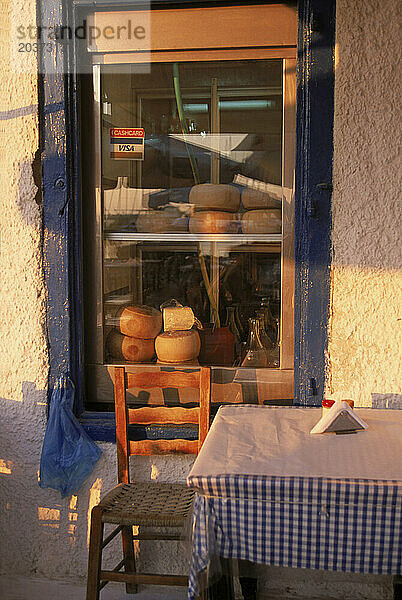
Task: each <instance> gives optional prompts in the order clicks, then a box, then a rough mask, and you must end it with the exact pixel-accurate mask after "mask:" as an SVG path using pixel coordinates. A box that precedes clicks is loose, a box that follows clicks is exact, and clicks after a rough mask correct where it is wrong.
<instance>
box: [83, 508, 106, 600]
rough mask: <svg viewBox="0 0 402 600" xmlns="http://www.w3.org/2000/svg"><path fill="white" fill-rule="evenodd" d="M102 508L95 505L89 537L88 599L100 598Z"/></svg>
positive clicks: (96, 599) (95, 599)
mask: <svg viewBox="0 0 402 600" xmlns="http://www.w3.org/2000/svg"><path fill="white" fill-rule="evenodd" d="M102 541H103V523H102V509H99V507H98V506H95V507H94V508H93V509H92V513H91V532H90V538H89V554H88V579H87V600H99V583H100V581H99V575H100V570H101V564H102Z"/></svg>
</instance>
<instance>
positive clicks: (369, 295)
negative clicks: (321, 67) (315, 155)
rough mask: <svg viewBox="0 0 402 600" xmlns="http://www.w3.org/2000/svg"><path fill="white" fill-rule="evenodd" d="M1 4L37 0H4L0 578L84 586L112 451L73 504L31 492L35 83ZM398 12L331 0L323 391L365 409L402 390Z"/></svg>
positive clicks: (355, 589)
mask: <svg viewBox="0 0 402 600" xmlns="http://www.w3.org/2000/svg"><path fill="white" fill-rule="evenodd" d="M11 5H13V7H14V11H13V12H14V14H15V12H16V11H17V12H18V11H20V14H21V15H24V18H25V19H26V21H27V22H32V23H33V22H35V2H34V0H25V1H24V2H23V1H22V0H18V2H13V3H12V2H11V0H1V2H0V36H1V47H2V48H3V51H2V55H1V57H0V61H1V62H0V75H1V79H2V85H1V87H0V94H1V96H0V98H1V105H0V117H1V121H0V157H1V160H0V173H1V192H2V193H1V199H0V234H1V239H0V306H1V311H0V513H1V519H0V539H1V543H0V572H1V573H10V572H11V571H12V572H14V573H16V572H17V574H18V573H19V574H21V575H24V576H28V577H30V576H36V577H45V578H50V579H64V580H70V581H83V580H84V578H85V574H86V561H87V535H88V511H89V509H90V507H91V506H92V505H93V503H96V501H97V500H98V499H99V495H100V494H101V492H102V490H103V489H109V488H110V487H111V486H112V485H113V483H114V481H115V473H116V467H115V455H114V453H115V449H114V447H113V446H112V445H110V444H101V448H102V450H103V457H102V458H101V460H100V461H99V463H98V465H97V466H96V468H95V471H94V472H93V474H92V475H91V477H90V478H89V480H88V482H87V483H86V484H85V485H84V486H83V488H82V490H81V492H80V493H79V494H78V496H77V497H73V498H68V499H65V500H62V499H61V498H60V495H59V494H58V493H56V492H53V491H51V490H42V489H40V488H39V486H38V483H37V471H38V468H39V460H40V452H41V444H42V440H43V435H44V431H45V425H46V416H45V400H46V378H47V369H48V359H47V347H46V336H45V331H44V288H43V279H42V271H41V234H40V228H41V211H40V208H39V207H38V205H37V204H36V203H35V200H34V196H35V191H36V190H35V186H34V184H33V180H32V174H31V163H32V159H33V156H34V153H35V150H36V149H37V147H38V120H37V110H36V105H37V82H36V77H35V76H32V75H29V74H22V75H19V74H16V73H15V72H14V71H13V70H12V69H11V68H10V65H9V63H8V61H7V53H6V51H5V49H6V48H7V44H8V43H9V41H10V40H9V25H10V23H9V20H10V6H11ZM399 6H400V4H399V3H398V2H396V1H395V0H367V1H366V2H365V3H364V5H363V4H362V3H361V2H360V0H339V1H338V9H337V44H338V55H337V71H336V114H335V162H334V182H335V190H334V211H333V212H334V217H333V248H334V264H333V269H332V298H331V320H330V343H329V353H328V378H327V391H328V395H329V396H330V395H333V396H334V397H335V396H337V395H339V396H344V397H345V396H348V397H352V398H354V399H355V400H356V402H357V403H359V404H365V405H370V403H371V396H372V394H374V393H377V394H398V393H399V394H400V393H401V391H400V387H399V386H400V380H401V371H400V364H399V363H398V359H397V356H398V349H399V348H400V343H401V338H400V327H401V321H398V320H397V319H398V318H400V316H401V315H400V314H398V310H399V308H400V292H401V274H400V271H398V268H400V258H401V255H400V243H399V240H398V233H399V231H398V227H399V223H400V222H401V214H400V211H401V209H400V206H401V204H400V201H399V198H398V192H399V190H400V187H401V186H400V176H399V172H398V167H399V164H398V161H399V154H398V152H399V137H400V136H398V127H399V120H400V119H399V118H398V114H399V113H398V104H399V102H398V101H399V97H400V89H399V90H398V85H397V83H398V76H397V66H396V65H397V62H396V58H397V56H398V50H397V48H398V47H399V36H398V30H397V24H398V21H399V22H400V16H401V15H400V8H399ZM32 59H33V58H32ZM399 79H400V74H399ZM398 336H399V337H398ZM190 462H191V459H189V458H185V457H169V458H158V459H155V460H153V459H148V458H138V459H136V460H135V468H136V470H137V471H136V472H137V473H138V475H139V476H141V477H147V478H148V477H151V476H153V477H159V478H160V479H161V480H184V478H185V476H186V474H187V472H188V470H189V465H190ZM144 553H145V552H144ZM160 556H161V560H162V562H168V563H173V562H175V557H172V555H167V554H166V553H165V552H161V553H160ZM177 560H178V561H179V562H180V560H179V559H177ZM264 589H265V590H266V592H267V594H268V593H269V590H275V591H276V592H278V593H279V595H280V594H281V593H283V597H285V590H286V589H288V590H290V591H291V592H293V593H295V594H299V593H300V594H301V593H305V595H307V596H312V595H314V593H316V592H317V591H318V592H322V593H328V594H332V595H334V593H335V594H336V595H337V597H338V598H341V597H345V598H348V599H353V598H373V599H374V598H376V599H378V600H379V599H380V598H384V599H385V598H390V597H391V587H390V578H387V577H385V578H381V577H372V578H366V577H365V578H363V579H362V577H361V576H355V577H351V576H349V575H342V574H326V575H325V576H322V574H315V575H314V574H313V575H311V574H309V575H307V574H306V573H299V572H296V571H292V572H291V573H289V572H286V571H285V572H284V571H283V570H277V569H270V570H269V577H268V579H266V580H265V583H264ZM281 590H282V592H281ZM279 597H280V596H279Z"/></svg>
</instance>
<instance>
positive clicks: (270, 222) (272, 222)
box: [241, 208, 282, 234]
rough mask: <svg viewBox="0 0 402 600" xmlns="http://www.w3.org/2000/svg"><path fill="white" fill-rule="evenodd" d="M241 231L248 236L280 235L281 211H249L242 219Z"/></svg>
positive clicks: (271, 209)
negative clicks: (262, 234)
mask: <svg viewBox="0 0 402 600" xmlns="http://www.w3.org/2000/svg"><path fill="white" fill-rule="evenodd" d="M241 229H242V232H243V233H248V234H260V233H281V230H282V216H281V211H280V210H279V209H278V208H267V209H260V210H249V211H247V212H245V213H244V215H243V217H242V220H241Z"/></svg>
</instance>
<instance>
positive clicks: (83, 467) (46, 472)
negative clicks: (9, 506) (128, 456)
mask: <svg viewBox="0 0 402 600" xmlns="http://www.w3.org/2000/svg"><path fill="white" fill-rule="evenodd" d="M74 395H75V388H74V385H73V383H72V381H71V379H70V378H69V377H68V376H66V375H64V374H62V375H60V377H59V378H58V380H57V381H56V384H55V386H54V388H53V391H52V394H51V398H50V408H49V420H48V422H47V426H46V432H45V437H44V440H43V445H42V455H41V459H40V477H39V485H40V487H41V488H52V489H54V490H58V491H59V492H60V494H61V496H62V498H65V497H66V496H70V495H71V494H75V493H77V492H78V490H79V489H80V488H81V486H82V484H83V483H84V481H85V480H86V479H87V477H89V475H90V474H91V472H92V470H93V468H94V466H95V464H96V463H97V461H98V460H99V458H100V456H101V454H102V452H101V450H100V448H98V446H97V445H96V444H95V442H94V441H93V440H92V439H91V438H90V437H89V435H88V434H87V432H86V431H85V429H84V428H83V426H82V425H81V423H80V422H79V421H78V419H77V418H76V416H75V415H74V413H73V405H74Z"/></svg>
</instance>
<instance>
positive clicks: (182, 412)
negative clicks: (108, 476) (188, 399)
mask: <svg viewBox="0 0 402 600" xmlns="http://www.w3.org/2000/svg"><path fill="white" fill-rule="evenodd" d="M130 388H140V389H142V390H147V389H152V388H160V389H163V388H179V389H180V388H197V389H199V403H198V406H197V407H192V408H187V407H185V406H154V405H149V406H143V407H138V408H135V407H134V406H131V407H130V408H128V406H127V390H128V389H130ZM114 389H115V410H116V443H117V462H118V479H119V482H123V483H128V482H129V480H130V479H129V456H130V455H132V454H137V455H138V454H140V455H151V454H170V453H173V454H197V453H198V452H199V450H200V448H201V446H202V444H203V442H204V440H205V437H206V435H207V433H208V429H209V422H210V405H211V371H210V369H209V368H208V367H200V368H199V369H198V370H197V371H180V370H175V371H171V372H168V371H154V370H153V371H151V370H149V369H148V370H141V367H138V366H135V367H130V366H125V367H114ZM155 423H157V424H158V425H159V424H161V425H166V424H174V425H184V424H188V423H190V424H196V425H198V439H195V440H185V439H182V438H179V437H177V438H175V439H161V440H149V439H145V440H139V441H133V440H130V439H129V425H134V424H135V425H150V424H155Z"/></svg>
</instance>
